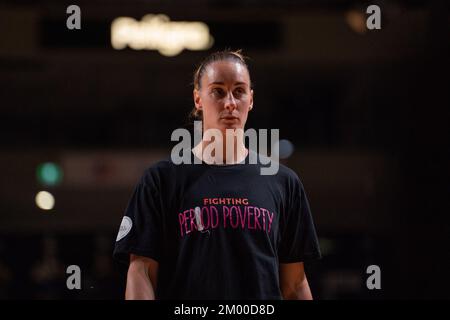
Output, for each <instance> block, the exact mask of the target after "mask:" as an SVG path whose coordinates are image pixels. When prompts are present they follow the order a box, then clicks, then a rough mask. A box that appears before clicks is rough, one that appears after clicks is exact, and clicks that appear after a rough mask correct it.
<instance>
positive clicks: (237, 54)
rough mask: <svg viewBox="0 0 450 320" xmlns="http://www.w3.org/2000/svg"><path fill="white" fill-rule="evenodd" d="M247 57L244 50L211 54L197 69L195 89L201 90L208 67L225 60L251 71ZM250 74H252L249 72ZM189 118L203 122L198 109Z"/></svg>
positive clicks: (226, 50)
mask: <svg viewBox="0 0 450 320" xmlns="http://www.w3.org/2000/svg"><path fill="white" fill-rule="evenodd" d="M246 59H247V57H245V56H244V55H243V54H242V50H241V49H239V50H235V51H233V50H230V49H225V50H223V51H217V52H213V53H211V54H210V55H209V56H207V57H206V58H205V59H204V60H203V61H202V62H201V63H200V65H199V66H198V67H197V69H196V70H195V72H194V81H193V85H194V89H197V90H200V88H201V85H200V82H201V79H202V76H203V74H204V73H205V70H206V67H207V66H209V65H210V64H211V63H214V62H217V61H223V60H233V61H236V62H238V63H240V64H242V65H243V66H244V67H245V68H246V69H247V71H249V69H248V65H247V62H246ZM249 74H250V72H249ZM251 86H252V85H251V81H250V87H251ZM189 118H190V119H191V120H201V119H203V113H202V111H201V110H197V108H195V106H194V108H193V109H192V111H191V112H190V114H189Z"/></svg>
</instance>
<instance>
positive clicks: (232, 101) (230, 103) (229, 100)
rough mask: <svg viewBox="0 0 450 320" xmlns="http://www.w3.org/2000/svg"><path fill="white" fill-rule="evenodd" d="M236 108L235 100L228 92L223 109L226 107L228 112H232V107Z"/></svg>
mask: <svg viewBox="0 0 450 320" xmlns="http://www.w3.org/2000/svg"><path fill="white" fill-rule="evenodd" d="M236 108H237V105H236V100H235V99H234V97H233V94H232V93H229V94H228V95H227V98H226V100H225V109H227V110H228V112H233V111H234V109H236Z"/></svg>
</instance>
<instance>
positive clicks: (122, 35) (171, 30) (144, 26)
mask: <svg viewBox="0 0 450 320" xmlns="http://www.w3.org/2000/svg"><path fill="white" fill-rule="evenodd" d="M213 43H214V38H213V37H212V36H211V35H210V34H209V28H208V26H207V25H206V24H205V23H203V22H199V21H193V22H187V21H170V19H169V17H168V16H166V15H163V14H158V15H154V14H148V15H145V16H144V17H143V18H142V20H141V21H136V20H135V19H133V18H129V17H119V18H116V19H114V21H113V22H112V24H111V44H112V46H113V48H114V49H116V50H121V49H125V48H126V47H127V46H128V47H130V48H131V49H134V50H143V49H147V50H158V51H159V53H161V54H162V55H165V56H175V55H177V54H179V53H180V52H181V51H183V49H188V50H207V49H209V48H211V46H212V45H213Z"/></svg>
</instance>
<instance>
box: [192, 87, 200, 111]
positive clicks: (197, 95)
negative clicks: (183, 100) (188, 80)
mask: <svg viewBox="0 0 450 320" xmlns="http://www.w3.org/2000/svg"><path fill="white" fill-rule="evenodd" d="M193 96H194V104H195V108H197V110H202V102H201V100H202V99H201V98H200V92H199V91H198V90H197V89H194V91H193Z"/></svg>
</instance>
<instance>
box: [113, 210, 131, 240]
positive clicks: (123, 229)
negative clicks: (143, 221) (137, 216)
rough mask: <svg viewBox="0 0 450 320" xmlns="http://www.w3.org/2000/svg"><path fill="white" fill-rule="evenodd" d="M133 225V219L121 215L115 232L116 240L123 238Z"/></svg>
mask: <svg viewBox="0 0 450 320" xmlns="http://www.w3.org/2000/svg"><path fill="white" fill-rule="evenodd" d="M132 226H133V221H131V219H130V218H129V217H126V216H125V217H123V219H122V223H121V224H120V228H119V233H118V234H117V238H116V242H117V241H119V240H121V239H123V238H124V237H125V236H126V235H127V234H128V233H129V232H130V230H131V227H132Z"/></svg>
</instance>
